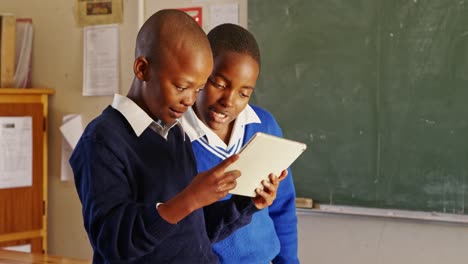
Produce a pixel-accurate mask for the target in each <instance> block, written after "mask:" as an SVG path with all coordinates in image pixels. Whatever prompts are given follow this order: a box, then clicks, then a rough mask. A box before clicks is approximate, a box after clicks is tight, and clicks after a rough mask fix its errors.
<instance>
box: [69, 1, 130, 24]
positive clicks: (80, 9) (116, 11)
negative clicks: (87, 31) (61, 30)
mask: <svg viewBox="0 0 468 264" xmlns="http://www.w3.org/2000/svg"><path fill="white" fill-rule="evenodd" d="M122 14H123V3H122V0H75V18H76V22H77V24H78V25H79V26H80V27H84V26H92V25H103V24H120V23H122V20H123V19H122V17H123V15H122Z"/></svg>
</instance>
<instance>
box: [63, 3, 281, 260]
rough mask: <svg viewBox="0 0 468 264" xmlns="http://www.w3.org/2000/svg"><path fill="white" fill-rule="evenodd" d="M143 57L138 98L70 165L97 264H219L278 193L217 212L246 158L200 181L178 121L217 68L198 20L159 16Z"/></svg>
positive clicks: (95, 129)
mask: <svg viewBox="0 0 468 264" xmlns="http://www.w3.org/2000/svg"><path fill="white" fill-rule="evenodd" d="M135 57H136V59H135V62H134V73H135V78H134V80H133V82H132V85H131V88H130V90H129V93H128V95H127V96H126V97H125V96H120V95H116V96H115V97H114V101H113V103H112V106H109V107H107V108H106V109H105V110H104V111H103V113H102V114H101V115H100V116H99V117H97V118H96V119H94V120H93V121H92V122H91V123H90V124H89V125H88V126H87V128H86V129H85V132H84V133H83V135H82V137H81V139H80V141H79V142H78V144H77V146H76V148H75V150H74V152H73V154H72V157H71V159H70V164H71V166H72V168H73V172H74V175H75V184H76V188H77V191H78V195H79V197H80V200H81V203H82V206H83V208H82V210H83V219H84V225H85V228H86V231H87V233H88V236H89V239H90V242H91V245H92V247H93V249H94V256H93V263H139V264H141V263H218V257H217V256H216V254H215V253H214V252H213V251H212V249H211V245H212V243H213V242H216V241H219V240H222V239H223V238H225V237H227V236H228V235H229V234H231V233H232V232H233V231H234V230H236V229H237V228H239V227H241V226H243V225H245V224H247V223H249V222H250V220H251V217H252V214H253V213H255V212H257V211H258V210H259V209H262V208H264V207H266V206H268V205H269V204H271V202H272V200H273V199H274V197H275V194H274V193H275V192H276V188H275V186H271V184H270V187H269V188H268V187H265V188H266V189H265V191H261V192H258V196H257V197H255V198H254V199H246V198H244V197H239V196H236V197H233V198H232V199H230V200H226V201H225V202H223V203H214V202H215V201H217V200H219V199H220V198H221V197H224V196H225V195H226V194H227V192H228V191H229V190H231V189H233V188H234V187H235V184H236V182H235V180H236V178H237V177H239V176H240V172H239V171H230V172H225V169H226V167H227V166H229V164H231V163H232V162H234V161H235V160H236V159H237V158H238V157H236V156H234V157H233V158H230V159H226V160H225V161H223V162H222V163H220V164H218V165H216V166H214V167H213V166H212V168H209V169H207V170H206V171H205V172H201V173H199V174H198V175H197V167H196V162H195V158H194V155H193V150H192V147H191V143H190V141H189V140H188V138H187V137H186V135H185V133H184V131H183V129H182V128H181V126H180V125H179V124H178V119H179V118H180V117H181V116H182V114H183V113H184V112H185V111H186V110H187V109H188V108H189V107H190V106H191V105H192V104H193V103H194V101H195V98H196V96H197V94H198V92H199V90H200V89H201V88H202V87H203V86H204V83H205V82H206V79H207V77H208V76H209V74H210V72H211V70H212V66H213V58H212V53H211V49H210V46H209V43H208V40H207V38H206V35H205V34H204V32H203V31H202V30H201V29H200V28H199V26H198V25H197V24H196V22H195V21H194V20H193V19H192V18H191V17H190V16H188V15H187V14H185V13H184V12H181V11H177V10H163V11H159V12H157V13H156V14H154V15H153V16H151V17H150V18H149V19H148V20H147V21H146V22H145V24H144V25H143V26H142V28H141V29H140V31H139V33H138V37H137V42H136V52H135ZM213 203H214V204H213ZM265 242H266V243H268V241H265Z"/></svg>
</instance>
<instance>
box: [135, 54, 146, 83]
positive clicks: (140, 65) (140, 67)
mask: <svg viewBox="0 0 468 264" xmlns="http://www.w3.org/2000/svg"><path fill="white" fill-rule="evenodd" d="M148 70H149V63H148V60H147V59H146V58H145V57H143V56H140V57H138V58H136V59H135V61H134V62H133V73H135V76H136V77H137V78H138V79H139V80H140V81H146V80H147V78H148Z"/></svg>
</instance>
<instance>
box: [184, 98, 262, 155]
mask: <svg viewBox="0 0 468 264" xmlns="http://www.w3.org/2000/svg"><path fill="white" fill-rule="evenodd" d="M180 123H181V125H182V126H183V128H184V130H185V132H186V133H187V135H188V136H189V138H190V140H191V141H195V140H197V139H199V138H201V137H204V136H206V139H207V140H208V143H209V144H210V145H214V146H220V147H221V146H222V147H223V148H225V149H227V148H230V147H231V145H232V144H234V143H235V142H237V140H238V139H239V138H241V137H243V135H244V127H245V126H246V125H248V124H251V123H261V121H260V118H259V117H258V115H257V114H256V113H255V111H254V110H253V109H252V107H251V106H250V105H247V106H246V107H245V108H244V110H242V111H241V112H240V113H239V115H238V116H237V118H236V120H235V121H234V128H233V130H232V134H231V138H230V139H229V146H227V145H226V144H225V143H224V142H223V141H222V140H221V139H220V138H219V137H218V135H216V134H215V133H214V132H213V131H212V130H211V129H210V128H209V127H208V126H207V125H205V123H203V122H202V121H201V120H200V119H199V118H198V117H197V115H196V114H195V111H193V108H192V107H190V108H189V110H188V111H187V112H186V113H185V114H184V115H183V116H182V118H181V119H180Z"/></svg>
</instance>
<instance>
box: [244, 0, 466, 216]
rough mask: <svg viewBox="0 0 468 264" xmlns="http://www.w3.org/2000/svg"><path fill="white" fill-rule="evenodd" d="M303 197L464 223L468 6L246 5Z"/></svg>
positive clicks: (345, 1) (383, 2)
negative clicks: (458, 217)
mask: <svg viewBox="0 0 468 264" xmlns="http://www.w3.org/2000/svg"><path fill="white" fill-rule="evenodd" d="M248 27H249V29H250V30H251V31H252V33H253V34H254V35H255V37H256V38H257V40H258V42H259V45H260V48H261V51H262V66H261V67H262V69H261V76H260V78H259V81H258V82H257V87H256V91H255V93H254V97H253V99H252V102H253V103H254V104H257V105H260V106H263V107H265V108H267V109H268V110H270V111H271V112H272V113H273V114H274V115H275V117H276V118H277V120H278V122H279V123H280V125H281V126H282V128H283V132H284V134H285V136H286V137H288V138H291V139H295V140H299V141H303V142H306V143H307V144H308V149H307V151H306V152H305V153H304V154H303V155H302V156H301V157H300V159H299V160H297V161H296V162H295V164H294V165H293V167H292V169H293V175H294V181H295V185H296V190H297V195H298V196H302V197H310V198H313V199H314V200H316V201H318V202H320V203H322V204H336V205H353V206H363V207H376V208H394V209H404V210H416V211H436V212H446V213H457V214H467V213H468V1H464V0H405V1H403V0H391V1H389V0H326V1H324V0H249V1H248Z"/></svg>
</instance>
